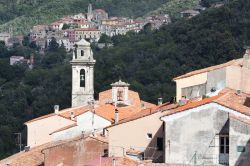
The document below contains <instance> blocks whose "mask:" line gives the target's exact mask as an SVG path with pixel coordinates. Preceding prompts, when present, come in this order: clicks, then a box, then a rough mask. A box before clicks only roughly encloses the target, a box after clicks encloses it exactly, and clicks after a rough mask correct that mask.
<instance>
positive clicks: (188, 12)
mask: <svg viewBox="0 0 250 166" xmlns="http://www.w3.org/2000/svg"><path fill="white" fill-rule="evenodd" d="M199 14H200V12H199V11H196V10H185V11H182V12H181V17H183V18H192V17H194V16H197V15H199Z"/></svg>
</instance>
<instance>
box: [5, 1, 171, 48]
mask: <svg viewBox="0 0 250 166" xmlns="http://www.w3.org/2000/svg"><path fill="white" fill-rule="evenodd" d="M149 23H150V25H151V26H152V29H159V28H160V26H161V25H163V24H169V23H171V19H170V17H169V15H167V14H163V15H154V16H148V17H146V18H138V19H132V18H127V17H115V16H112V17H109V15H108V13H107V12H106V11H105V10H103V9H92V5H91V4H89V6H88V12H87V13H79V14H76V15H72V16H65V17H63V18H61V19H59V20H56V21H54V22H52V23H51V24H49V25H35V26H34V27H33V28H32V29H31V30H30V33H29V35H28V36H29V43H32V44H33V45H36V46H37V47H39V48H40V51H41V52H43V51H44V50H45V49H46V48H47V47H48V45H49V43H50V41H51V40H52V38H54V39H55V40H56V42H57V43H59V45H60V46H62V45H63V46H64V47H65V49H66V51H71V50H73V47H74V45H75V43H76V42H78V41H80V39H86V40H88V41H90V42H94V43H97V42H98V41H99V39H100V37H101V35H102V34H105V35H107V36H110V37H112V36H115V35H124V34H126V33H127V32H129V31H132V32H136V33H138V32H139V31H141V30H142V29H143V27H144V26H145V25H146V24H149ZM0 40H2V41H5V43H6V45H7V46H13V44H14V43H19V44H22V40H23V36H13V32H12V30H11V28H10V29H9V32H8V33H7V32H5V33H0Z"/></svg>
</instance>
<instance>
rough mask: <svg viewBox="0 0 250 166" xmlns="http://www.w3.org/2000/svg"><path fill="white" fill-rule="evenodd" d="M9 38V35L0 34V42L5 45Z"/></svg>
mask: <svg viewBox="0 0 250 166" xmlns="http://www.w3.org/2000/svg"><path fill="white" fill-rule="evenodd" d="M10 38H11V34H10V33H0V41H4V43H5V44H6V45H7V43H8V40H9V39H10Z"/></svg>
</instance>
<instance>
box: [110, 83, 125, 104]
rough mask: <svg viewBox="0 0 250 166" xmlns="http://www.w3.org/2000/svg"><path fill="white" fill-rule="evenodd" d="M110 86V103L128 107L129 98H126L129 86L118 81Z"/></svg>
mask: <svg viewBox="0 0 250 166" xmlns="http://www.w3.org/2000/svg"><path fill="white" fill-rule="evenodd" d="M111 86H112V101H113V102H114V103H116V104H117V103H120V104H126V105H129V98H128V88H129V84H128V83H125V82H122V81H121V80H119V81H118V82H115V83H113V84H111Z"/></svg>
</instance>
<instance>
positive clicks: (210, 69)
mask: <svg viewBox="0 0 250 166" xmlns="http://www.w3.org/2000/svg"><path fill="white" fill-rule="evenodd" d="M242 63H243V58H241V59H235V60H231V61H229V62H226V63H223V64H219V65H215V66H211V67H207V68H204V69H200V70H195V71H191V72H189V73H186V74H184V75H181V76H178V77H175V78H174V79H173V80H178V79H182V78H186V77H190V76H193V75H196V74H201V73H205V72H210V71H213V70H217V69H221V68H224V67H227V66H231V65H241V64H242Z"/></svg>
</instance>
